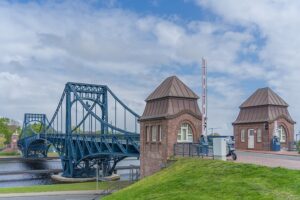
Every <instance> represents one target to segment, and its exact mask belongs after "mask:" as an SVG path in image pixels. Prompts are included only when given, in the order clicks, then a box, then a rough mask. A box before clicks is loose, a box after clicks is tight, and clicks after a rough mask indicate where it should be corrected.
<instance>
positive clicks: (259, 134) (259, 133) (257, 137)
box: [256, 128, 262, 142]
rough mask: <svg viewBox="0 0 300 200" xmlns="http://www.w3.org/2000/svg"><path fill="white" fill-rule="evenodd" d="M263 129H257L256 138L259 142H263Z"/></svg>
mask: <svg viewBox="0 0 300 200" xmlns="http://www.w3.org/2000/svg"><path fill="white" fill-rule="evenodd" d="M261 137H262V136H261V129H260V128H259V129H258V130H257V135H256V140H257V142H261Z"/></svg>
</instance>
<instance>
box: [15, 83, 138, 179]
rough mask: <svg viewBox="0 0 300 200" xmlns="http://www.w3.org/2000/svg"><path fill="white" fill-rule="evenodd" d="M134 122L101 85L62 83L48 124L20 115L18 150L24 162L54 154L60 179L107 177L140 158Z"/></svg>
mask: <svg viewBox="0 0 300 200" xmlns="http://www.w3.org/2000/svg"><path fill="white" fill-rule="evenodd" d="M138 118H139V115H138V114H136V113H135V112H134V111H132V110H131V109H130V108H128V107H127V106H126V105H125V104H124V103H123V102H122V101H121V100H120V99H119V98H118V97H117V96H116V95H115V94H114V93H113V92H112V91H111V90H110V89H109V88H108V87H107V86H105V85H93V84H82V83H67V84H66V85H65V89H64V91H63V94H62V96H61V98H60V101H59V103H58V106H57V108H56V110H55V112H54V115H53V117H52V118H51V119H50V120H48V118H47V116H46V115H45V114H33V113H26V114H25V116H24V122H23V129H22V133H21V136H20V139H19V141H18V147H19V149H20V150H21V151H22V154H23V157H24V158H43V157H47V153H48V151H49V149H50V148H54V149H55V150H56V151H57V152H58V154H59V156H60V159H61V162H62V168H63V176H64V177H91V176H94V175H95V169H96V167H97V168H98V167H100V170H101V171H102V174H103V175H104V176H105V175H110V174H112V172H113V171H114V169H115V167H116V164H117V163H118V162H119V161H121V160H122V159H124V158H126V157H139V155H140V150H139V146H140V135H139V133H138V130H139V127H138V126H139V124H138V123H137V120H138ZM97 165H98V166H97Z"/></svg>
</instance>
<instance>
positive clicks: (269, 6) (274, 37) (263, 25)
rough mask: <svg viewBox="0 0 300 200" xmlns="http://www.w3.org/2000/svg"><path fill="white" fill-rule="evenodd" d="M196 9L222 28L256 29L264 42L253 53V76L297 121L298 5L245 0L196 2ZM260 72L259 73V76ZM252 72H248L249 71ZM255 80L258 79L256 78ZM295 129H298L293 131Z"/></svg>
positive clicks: (299, 115) (299, 47)
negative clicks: (255, 58) (209, 14)
mask: <svg viewBox="0 0 300 200" xmlns="http://www.w3.org/2000/svg"><path fill="white" fill-rule="evenodd" d="M197 2H198V4H199V5H200V6H203V7H206V8H208V9H210V10H212V11H213V12H214V13H216V14H217V15H219V16H222V21H223V23H225V24H231V25H238V26H242V27H244V28H246V29H248V30H251V29H257V34H258V35H260V37H263V38H264V39H265V41H264V42H263V43H262V44H260V45H261V46H262V48H261V49H260V50H258V49H256V50H255V51H256V52H257V54H258V58H259V63H258V65H259V67H260V69H259V68H257V67H256V70H255V71H256V73H258V74H265V75H264V76H263V77H260V79H261V80H264V81H266V82H267V83H268V84H269V85H270V86H271V87H273V88H274V89H275V90H276V91H277V92H279V93H280V94H281V95H282V96H283V97H284V98H285V99H286V101H287V102H288V103H289V104H290V105H291V107H290V112H291V114H292V116H293V118H294V120H296V121H299V118H300V114H299V113H300V112H299V111H300V106H299V104H298V99H299V98H300V93H299V85H300V79H299V78H298V77H299V76H300V66H299V63H300V57H299V52H300V38H299V32H300V27H299V24H300V13H299V9H300V2H299V1H297V0H291V1H284V0H280V1H272V0H263V1H261V0H254V1H253V0H251V1H250V0H246V1H235V0H225V1H217V0H212V1H207V0H199V1H197ZM259 70H261V72H259ZM251 71H252V69H251ZM258 76H259V75H258ZM297 128H298V127H297Z"/></svg>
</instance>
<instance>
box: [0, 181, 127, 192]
mask: <svg viewBox="0 0 300 200" xmlns="http://www.w3.org/2000/svg"><path fill="white" fill-rule="evenodd" d="M110 184H113V183H108V182H99V187H98V188H99V189H107V188H110ZM129 184H130V183H129V182H126V181H123V182H120V187H121V188H122V187H126V186H128V185H129ZM78 190H96V182H86V183H70V184H54V185H37V186H28V187H13V188H0V194H6V193H28V192H54V191H78Z"/></svg>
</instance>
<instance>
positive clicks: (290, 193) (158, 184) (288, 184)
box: [104, 158, 300, 200]
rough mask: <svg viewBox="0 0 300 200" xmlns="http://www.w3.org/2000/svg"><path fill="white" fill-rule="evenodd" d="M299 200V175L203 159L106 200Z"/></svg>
mask: <svg viewBox="0 0 300 200" xmlns="http://www.w3.org/2000/svg"><path fill="white" fill-rule="evenodd" d="M104 199H105V200H124V199H130V200H134V199H139V200H143V199H156V200H158V199H167V200H174V199H176V200H177V199H178V200H179V199H180V200H181V199H183V200H194V199H205V200H207V199H220V200H221V199H222V200H225V199H228V200H229V199H230V200H234V199H237V200H240V199H247V200H250V199H253V200H257V199H278V200H279V199H282V200H286V199H289V200H292V199H293V200H294V199H300V171H297V170H288V169H283V168H269V167H262V166H257V165H251V164H239V163H232V162H223V161H215V160H203V159H192V158H189V159H179V160H178V161H177V162H176V163H175V164H173V165H171V166H170V167H168V168H166V169H164V170H162V171H160V172H158V173H156V174H154V175H152V176H150V177H147V178H145V179H143V180H141V181H139V182H137V183H135V184H133V185H131V186H129V187H127V188H124V189H123V190H121V191H119V192H116V193H114V194H112V195H110V196H107V197H106V198H104Z"/></svg>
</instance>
